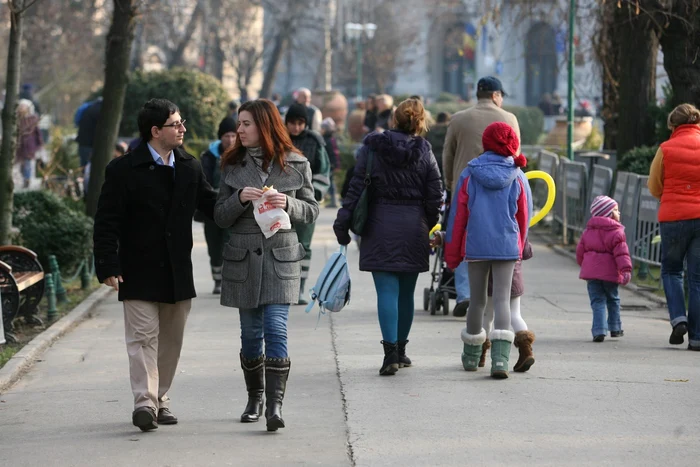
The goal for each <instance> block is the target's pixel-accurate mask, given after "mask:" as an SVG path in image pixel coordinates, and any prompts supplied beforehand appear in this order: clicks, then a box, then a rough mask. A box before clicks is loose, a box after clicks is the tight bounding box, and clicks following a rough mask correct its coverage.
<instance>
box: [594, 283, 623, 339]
mask: <svg viewBox="0 0 700 467" xmlns="http://www.w3.org/2000/svg"><path fill="white" fill-rule="evenodd" d="M588 298H589V299H590V300H591V309H592V310H593V327H592V328H591V334H593V337H595V336H605V335H607V334H608V329H609V330H610V331H621V330H622V321H621V320H620V295H619V294H618V285H617V284H616V283H614V282H608V281H588ZM606 308H607V312H608V313H607V315H608V319H607V326H606V323H605V311H606Z"/></svg>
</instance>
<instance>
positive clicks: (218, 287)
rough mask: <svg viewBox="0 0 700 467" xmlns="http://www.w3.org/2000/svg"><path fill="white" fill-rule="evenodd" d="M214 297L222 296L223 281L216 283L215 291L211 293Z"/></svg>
mask: <svg viewBox="0 0 700 467" xmlns="http://www.w3.org/2000/svg"><path fill="white" fill-rule="evenodd" d="M211 293H213V294H214V295H220V294H221V281H217V280H215V281H214V290H212V291H211Z"/></svg>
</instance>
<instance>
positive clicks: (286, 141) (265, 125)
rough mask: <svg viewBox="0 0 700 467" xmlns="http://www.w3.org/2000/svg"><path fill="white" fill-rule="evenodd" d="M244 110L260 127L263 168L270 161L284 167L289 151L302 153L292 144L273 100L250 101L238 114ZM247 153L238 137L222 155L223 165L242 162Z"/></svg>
mask: <svg viewBox="0 0 700 467" xmlns="http://www.w3.org/2000/svg"><path fill="white" fill-rule="evenodd" d="M243 112H249V113H250V114H251V115H252V116H253V122H254V123H255V126H256V127H257V128H258V133H259V135H260V148H261V149H262V153H263V170H267V169H268V167H269V166H270V162H273V163H276V164H279V165H280V167H283V168H284V166H285V165H286V161H287V153H288V152H295V153H297V154H301V152H300V151H299V150H298V149H297V148H295V147H294V144H292V140H291V138H290V137H289V132H288V131H287V128H286V127H285V126H284V123H282V117H281V116H280V112H279V110H277V107H276V106H275V104H273V103H272V101H269V100H267V99H256V100H254V101H248V102H246V103H245V104H243V105H242V106H241V107H240V108H239V109H238V115H239V116H240V114H241V113H243ZM245 153H246V148H245V146H243V145H242V144H241V140H240V138H236V142H235V144H234V145H233V146H232V147H231V148H229V149H227V150H226V151H225V152H224V154H223V155H222V156H221V167H222V168H223V167H225V166H227V165H229V164H230V165H236V164H239V163H241V162H242V161H243V158H244V157H245Z"/></svg>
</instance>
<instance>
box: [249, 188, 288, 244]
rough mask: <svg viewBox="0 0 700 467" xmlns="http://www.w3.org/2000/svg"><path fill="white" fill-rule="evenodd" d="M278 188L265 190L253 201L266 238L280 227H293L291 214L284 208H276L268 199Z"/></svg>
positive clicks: (254, 210) (254, 209)
mask: <svg viewBox="0 0 700 467" xmlns="http://www.w3.org/2000/svg"><path fill="white" fill-rule="evenodd" d="M276 194H277V190H275V189H274V188H270V189H269V190H267V191H265V192H264V193H263V195H262V197H261V198H260V199H257V200H254V201H253V213H254V214H255V221H256V222H257V223H258V225H259V226H260V230H262V233H263V235H265V238H270V237H272V236H273V235H274V234H276V233H277V231H278V230H280V229H291V228H292V222H291V221H290V220H289V214H287V212H286V211H285V210H284V209H282V208H276V207H274V206H273V205H272V204H270V203H269V202H268V201H267V200H268V199H269V197H270V195H276Z"/></svg>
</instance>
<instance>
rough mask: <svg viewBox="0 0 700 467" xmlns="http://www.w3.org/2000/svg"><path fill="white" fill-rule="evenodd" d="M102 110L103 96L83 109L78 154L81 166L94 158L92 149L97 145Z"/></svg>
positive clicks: (79, 125) (77, 139) (79, 129)
mask: <svg viewBox="0 0 700 467" xmlns="http://www.w3.org/2000/svg"><path fill="white" fill-rule="evenodd" d="M101 111H102V98H98V99H97V100H95V101H94V102H93V103H92V104H90V105H89V106H88V107H87V108H86V109H85V110H83V112H82V114H81V116H80V122H79V124H78V136H77V137H76V139H75V140H76V141H77V142H78V156H79V158H80V167H83V170H84V168H85V166H87V165H88V163H89V162H90V160H91V159H92V149H93V147H94V146H95V133H96V132H97V125H98V123H99V121H98V120H99V118H100V112H101Z"/></svg>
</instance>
